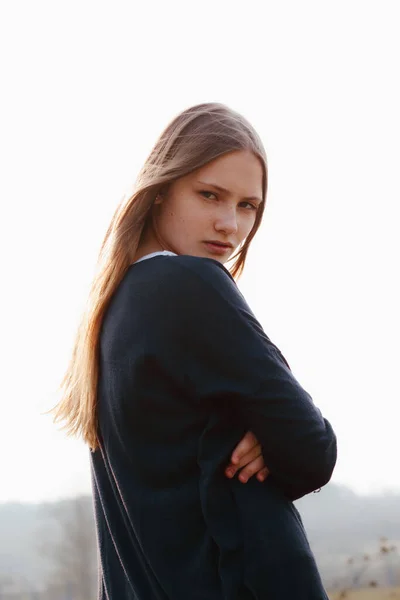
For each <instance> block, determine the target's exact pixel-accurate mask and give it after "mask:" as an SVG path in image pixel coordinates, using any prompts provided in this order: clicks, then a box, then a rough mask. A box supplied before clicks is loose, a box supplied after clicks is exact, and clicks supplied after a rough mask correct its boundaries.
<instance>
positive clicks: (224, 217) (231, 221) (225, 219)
mask: <svg viewBox="0 0 400 600" xmlns="http://www.w3.org/2000/svg"><path fill="white" fill-rule="evenodd" d="M215 229H216V230H217V231H224V232H225V233H237V230H238V223H237V214H236V210H229V211H225V212H224V213H223V214H220V215H219V216H218V218H217V219H216V220H215Z"/></svg>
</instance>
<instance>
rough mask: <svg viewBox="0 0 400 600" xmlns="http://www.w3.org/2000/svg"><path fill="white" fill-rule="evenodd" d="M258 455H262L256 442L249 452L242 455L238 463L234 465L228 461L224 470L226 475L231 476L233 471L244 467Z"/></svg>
mask: <svg viewBox="0 0 400 600" xmlns="http://www.w3.org/2000/svg"><path fill="white" fill-rule="evenodd" d="M259 456H262V451H261V446H260V445H259V444H258V445H257V446H254V448H253V449H252V450H250V452H248V453H247V454H245V455H244V456H242V458H241V459H240V461H239V463H238V464H236V465H234V464H232V463H229V465H228V466H227V468H226V470H225V472H226V474H227V475H228V477H233V476H234V475H235V473H236V472H237V471H239V469H241V468H242V467H245V466H246V465H248V464H249V463H251V462H252V461H253V460H255V459H256V458H258V457H259Z"/></svg>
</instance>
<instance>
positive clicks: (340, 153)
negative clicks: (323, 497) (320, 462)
mask: <svg viewBox="0 0 400 600" xmlns="http://www.w3.org/2000/svg"><path fill="white" fill-rule="evenodd" d="M397 10H398V3H397V2H395V1H392V2H391V1H382V0H379V1H375V2H368V1H363V2H361V1H355V0H346V1H344V0H341V1H337V2H335V3H328V2H325V1H321V0H318V1H309V0H304V1H303V2H296V1H292V2H289V1H285V0H283V1H282V0H280V1H279V2H268V1H267V2H251V1H249V2H245V3H243V2H240V3H239V2H234V1H230V2H225V1H220V2H218V1H216V0H215V1H213V2H212V1H207V2H204V1H203V2H201V3H191V2H185V3H184V2H182V3H180V2H177V1H172V2H158V3H157V2H151V1H150V2H142V3H138V2H133V1H132V2H127V1H118V0H114V1H113V2H99V1H96V2H95V1H90V0H79V1H78V0H70V1H69V2H53V1H52V2H50V1H47V2H46V1H44V0H37V1H36V2H28V1H15V2H13V3H11V2H8V3H7V2H6V3H4V4H3V5H2V8H1V13H0V56H1V74H0V77H1V80H0V81H1V94H0V102H1V108H0V119H1V123H0V128H1V129H0V131H1V133H0V161H1V163H0V164H1V178H0V203H1V212H0V223H1V236H0V243H1V248H0V249H1V265H2V266H1V290H2V291H1V311H0V318H1V322H0V326H1V336H0V344H1V346H0V350H1V419H0V453H1V454H0V455H1V486H0V501H7V500H25V501H38V500H42V499H53V498H58V497H63V496H70V495H74V494H76V493H80V492H86V491H89V490H90V479H89V466H88V450H87V448H86V447H85V446H83V444H82V442H80V441H76V440H72V439H67V438H66V437H65V434H64V433H61V432H60V431H58V430H57V428H56V426H55V425H53V424H52V421H51V418H50V417H49V416H44V415H43V414H42V413H43V412H44V411H46V410H48V409H49V408H50V407H51V406H52V405H53V404H54V401H55V398H56V395H55V393H56V389H57V386H58V385H59V382H60V379H61V377H62V375H63V373H64V369H65V367H66V364H67V360H68V358H69V353H70V351H71V348H72V341H73V336H74V333H75V328H76V326H77V323H78V319H79V315H80V311H81V309H82V307H83V304H84V302H85V300H86V293H87V289H88V286H89V283H90V280H91V276H92V273H93V270H94V265H95V262H96V259H97V254H98V250H99V248H100V244H101V242H102V239H103V237H104V235H105V232H106V229H107V226H108V223H109V221H110V219H111V216H112V214H113V212H114V209H115V207H116V205H117V204H118V202H119V201H120V199H121V198H122V196H123V195H124V194H125V193H126V191H127V189H128V188H129V187H130V185H131V184H132V183H133V181H134V179H135V177H136V174H137V171H138V170H139V168H140V166H141V164H142V162H143V161H144V159H145V157H146V156H147V153H148V152H149V150H150V148H151V146H152V145H153V143H154V142H155V140H156V138H157V136H158V135H159V134H160V132H161V130H162V129H163V128H164V127H165V126H166V125H167V123H168V122H169V121H170V120H171V119H172V118H173V117H174V116H175V115H176V114H177V113H178V112H180V111H181V110H183V109H185V108H187V107H188V106H190V105H192V104H197V103H199V102H208V101H218V102H223V103H225V104H227V105H229V106H231V107H232V108H234V109H235V110H238V111H239V112H242V113H243V114H244V116H246V117H247V118H248V119H249V120H250V121H251V122H252V124H253V125H254V126H255V128H256V129H257V130H258V132H259V133H260V135H261V137H262V139H263V141H264V143H265V146H266V150H267V153H268V159H269V193H268V200H267V202H268V204H267V209H266V212H265V216H264V222H263V225H262V227H261V229H260V231H259V233H258V234H257V236H256V239H255V241H254V242H253V246H252V249H251V252H250V254H249V259H248V262H247V265H246V269H245V273H244V275H243V277H242V279H241V280H240V281H239V287H240V288H241V290H242V292H243V293H244V295H245V297H246V299H247V300H248V302H249V304H250V306H251V308H252V309H253V311H254V312H255V314H256V316H257V317H258V319H259V320H260V322H261V323H262V325H263V327H264V329H265V330H266V332H267V334H268V335H269V337H271V339H272V340H273V341H274V342H275V343H276V344H277V345H278V347H279V348H280V349H281V351H282V352H283V354H284V355H285V356H286V358H287V360H288V362H289V364H290V365H291V367H292V370H293V371H294V373H295V375H296V377H297V378H298V379H299V381H300V383H301V384H302V385H303V387H305V389H306V390H307V391H308V392H309V393H310V394H311V395H312V397H313V399H314V402H315V403H316V404H317V406H318V407H319V408H320V409H321V410H322V412H323V414H324V416H326V417H327V418H328V419H329V420H330V421H331V423H332V425H333V427H334V429H335V431H336V433H337V436H338V442H339V458H338V463H337V467H336V470H335V473H334V476H333V478H332V481H333V482H338V483H345V484H347V485H350V486H351V487H352V488H353V489H354V490H356V491H358V492H360V493H367V492H381V491H383V490H387V489H400V469H399V467H398V461H399V450H398V446H399V444H398V429H399V425H398V423H399V419H398V404H399V364H400V360H399V359H400V353H399V333H400V326H399V317H398V314H399V306H400V302H399V292H398V276H399V267H398V264H399V255H400V253H399V250H400V247H399V246H400V244H399V210H398V206H399V199H400V193H399V192H400V183H399V159H400V149H399V145H400V142H399V140H400V118H399V106H400V94H399V85H398V82H399V56H400V36H399V34H398V32H399V26H398V25H399V19H398V15H397Z"/></svg>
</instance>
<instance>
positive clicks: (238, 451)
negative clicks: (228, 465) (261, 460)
mask: <svg viewBox="0 0 400 600" xmlns="http://www.w3.org/2000/svg"><path fill="white" fill-rule="evenodd" d="M257 444H258V440H257V438H256V436H255V435H254V433H253V432H252V431H248V432H247V433H246V434H245V435H244V436H243V438H242V439H241V440H240V442H239V443H238V445H237V446H236V448H235V449H234V451H233V452H232V455H231V461H232V463H233V464H238V463H239V462H240V459H241V458H242V457H243V456H244V455H245V454H247V453H248V452H249V451H250V450H251V449H252V448H253V447H254V446H256V445H257Z"/></svg>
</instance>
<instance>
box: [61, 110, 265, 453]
mask: <svg viewBox="0 0 400 600" xmlns="http://www.w3.org/2000/svg"><path fill="white" fill-rule="evenodd" d="M234 150H250V151H252V152H253V153H254V154H255V155H256V156H258V157H259V159H260V161H261V164H262V167H263V173H264V176H263V202H262V204H261V206H260V208H259V210H258V211H257V213H256V214H257V216H256V222H255V224H254V227H253V229H252V230H251V232H250V234H249V235H248V236H247V238H246V240H245V241H244V243H243V244H242V246H241V247H240V249H239V250H238V252H237V253H236V254H235V255H234V256H233V257H232V258H231V259H230V260H233V259H235V258H236V260H235V262H234V263H233V264H232V266H231V267H230V268H229V271H230V273H231V274H232V276H233V277H234V278H235V280H236V279H238V278H239V277H240V275H241V273H242V271H243V268H244V265H245V261H246V256H247V251H248V248H249V245H250V242H251V240H252V239H253V237H254V235H255V233H256V231H257V229H258V227H259V225H260V223H261V219H262V215H263V212H264V207H265V200H266V194H267V158H266V154H265V150H264V147H263V144H262V142H261V140H260V138H259V136H258V134H257V133H256V131H255V130H254V129H253V127H252V126H251V125H250V123H249V122H248V121H247V120H246V119H245V118H244V117H242V116H241V115H240V114H238V113H236V112H235V111H233V110H231V109H230V108H228V107H227V106H225V105H223V104H219V103H205V104H199V105H197V106H193V107H191V108H188V109H186V110H184V111H183V112H182V113H181V114H179V115H178V116H177V117H175V119H173V120H172V121H171V123H170V124H169V125H168V126H167V127H166V129H165V130H164V131H163V133H162V134H161V135H160V137H159V139H158V140H157V142H156V143H155V145H154V147H153V149H152V151H151V152H150V155H149V156H148V158H147V160H146V162H145V164H144V166H143V168H142V169H141V171H140V173H139V175H138V178H137V180H136V183H135V187H134V191H133V193H132V195H130V197H128V198H127V199H125V198H124V199H123V200H122V201H121V202H120V204H119V205H118V206H117V209H116V211H115V213H114V215H113V217H112V220H111V223H110V226H109V227H108V230H107V233H106V235H105V238H104V241H103V243H102V245H101V248H100V253H99V258H98V262H97V269H96V274H95V276H94V278H93V281H92V284H91V287H90V291H89V296H88V300H87V304H86V308H85V310H84V311H83V315H82V318H81V321H80V324H79V327H78V330H77V334H76V338H75V342H74V346H73V351H72V356H71V359H70V362H69V365H68V368H67V371H66V373H65V375H64V377H63V379H62V382H61V385H60V390H61V392H62V395H61V399H60V401H59V402H58V403H57V405H56V406H55V407H54V408H53V409H51V411H49V412H52V413H54V422H56V423H57V422H60V421H63V422H65V423H64V426H63V429H66V430H67V432H68V434H69V435H77V436H80V437H82V438H83V441H84V442H85V443H86V444H88V445H89V447H90V449H91V450H92V451H95V450H96V448H98V445H99V444H98V436H97V427H98V425H97V403H96V396H97V381H98V371H99V365H98V360H99V338H100V330H101V325H102V320H103V317H104V314H105V311H106V309H107V306H108V304H109V302H110V300H111V298H112V296H113V294H114V292H115V290H116V289H117V287H118V285H119V283H120V282H121V280H122V279H123V277H124V275H125V273H126V271H127V269H128V268H129V266H130V265H131V264H132V262H134V259H135V255H136V253H137V249H138V246H139V243H140V240H141V237H142V234H143V232H144V229H145V226H147V224H148V222H149V219H151V218H152V206H153V203H154V200H155V198H156V196H157V194H158V193H159V192H160V190H161V189H163V188H164V186H168V184H169V183H171V182H172V181H174V180H176V179H179V178H180V177H183V176H185V175H187V174H188V173H190V172H192V171H194V170H196V169H198V168H200V167H202V166H204V165H205V164H207V163H209V162H210V161H212V160H213V159H215V158H217V157H218V156H221V155H223V154H226V153H227V152H232V151H234Z"/></svg>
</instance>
